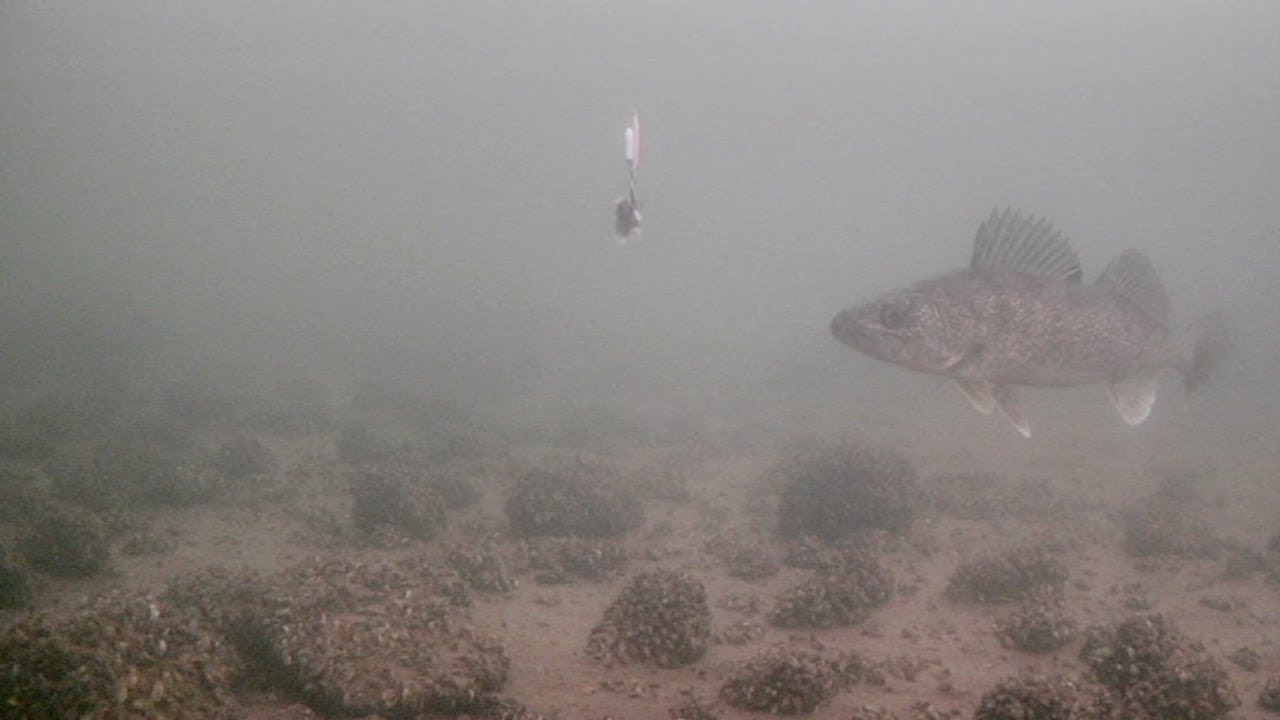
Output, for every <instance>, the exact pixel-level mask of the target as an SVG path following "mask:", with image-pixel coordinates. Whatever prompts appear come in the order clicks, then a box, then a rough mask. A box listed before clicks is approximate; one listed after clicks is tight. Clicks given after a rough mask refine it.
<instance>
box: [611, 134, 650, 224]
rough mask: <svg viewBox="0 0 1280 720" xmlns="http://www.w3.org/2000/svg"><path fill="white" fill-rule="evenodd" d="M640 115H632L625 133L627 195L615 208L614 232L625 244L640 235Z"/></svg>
mask: <svg viewBox="0 0 1280 720" xmlns="http://www.w3.org/2000/svg"><path fill="white" fill-rule="evenodd" d="M641 147H642V146H641V140H640V113H638V112H633V113H632V114H631V124H629V125H627V129H626V132H625V133H623V158H624V159H625V160H626V161H627V194H626V195H625V196H623V197H621V198H618V202H617V204H616V205H615V206H614V222H613V231H614V232H615V233H616V234H617V235H618V242H619V243H625V242H626V241H627V238H629V237H631V236H632V235H639V234H640V223H641V222H642V221H643V217H642V216H641V215H640V202H639V201H638V200H636V174H637V173H638V172H639V170H640V151H641Z"/></svg>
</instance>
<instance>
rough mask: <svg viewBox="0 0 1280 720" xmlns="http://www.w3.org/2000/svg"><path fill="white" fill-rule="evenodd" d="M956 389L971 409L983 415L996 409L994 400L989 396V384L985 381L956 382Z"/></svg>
mask: <svg viewBox="0 0 1280 720" xmlns="http://www.w3.org/2000/svg"><path fill="white" fill-rule="evenodd" d="M955 383H956V387H958V388H960V392H963V393H964V396H965V397H966V398H969V402H970V403H972V404H973V407H974V409H975V410H977V411H978V412H980V413H982V414H983V415H990V414H991V412H992V411H993V410H995V409H996V399H995V398H994V397H993V396H992V395H991V383H990V382H987V381H986V380H956V381H955Z"/></svg>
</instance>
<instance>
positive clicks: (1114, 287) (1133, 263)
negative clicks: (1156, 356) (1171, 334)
mask: <svg viewBox="0 0 1280 720" xmlns="http://www.w3.org/2000/svg"><path fill="white" fill-rule="evenodd" d="M1098 286H1099V287H1102V288H1106V289H1107V290H1109V291H1111V292H1113V293H1115V294H1116V295H1118V296H1120V297H1122V298H1125V299H1126V300H1128V301H1129V302H1131V303H1133V304H1134V305H1136V306H1138V309H1139V310H1141V311H1142V312H1143V313H1144V314H1146V316H1147V317H1149V318H1151V319H1152V320H1155V321H1156V322H1158V323H1160V324H1162V325H1164V326H1165V327H1166V328H1168V327H1169V322H1170V320H1172V314H1173V313H1172V310H1171V308H1170V305H1169V296H1168V295H1167V294H1165V291H1164V285H1163V284H1162V283H1161V282H1160V276H1159V275H1157V274H1156V269H1155V266H1154V265H1152V264H1151V261H1150V260H1148V259H1147V256H1146V255H1143V254H1142V253H1141V252H1139V251H1137V250H1126V251H1124V252H1123V253H1121V254H1120V256H1119V257H1117V258H1116V259H1115V260H1112V261H1111V264H1110V265H1108V266H1107V269H1106V270H1103V271H1102V275H1100V276H1098Z"/></svg>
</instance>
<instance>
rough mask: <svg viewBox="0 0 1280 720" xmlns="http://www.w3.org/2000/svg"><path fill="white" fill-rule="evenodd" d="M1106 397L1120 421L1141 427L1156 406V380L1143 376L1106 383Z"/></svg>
mask: <svg viewBox="0 0 1280 720" xmlns="http://www.w3.org/2000/svg"><path fill="white" fill-rule="evenodd" d="M1107 395H1108V396H1110V398H1111V404H1112V405H1114V406H1115V408H1116V412H1118V413H1120V417H1121V419H1123V420H1124V421H1125V422H1127V423H1129V424H1130V425H1141V424H1142V423H1143V422H1144V421H1146V419H1147V417H1149V416H1150V415H1151V408H1152V407H1153V406H1155V404H1156V379H1155V378H1154V377H1151V376H1143V377H1135V378H1129V379H1128V380H1121V381H1119V382H1113V383H1108V384H1107Z"/></svg>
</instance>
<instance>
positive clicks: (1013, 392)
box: [991, 385, 1031, 438]
mask: <svg viewBox="0 0 1280 720" xmlns="http://www.w3.org/2000/svg"><path fill="white" fill-rule="evenodd" d="M991 397H992V399H994V400H995V403H996V404H997V405H999V406H1000V409H1001V410H1003V411H1004V414H1005V415H1008V416H1009V419H1010V420H1012V421H1013V426H1014V427H1015V428H1017V429H1018V432H1020V433H1022V437H1024V438H1029V437H1031V423H1029V422H1027V416H1026V414H1025V413H1023V412H1022V401H1021V400H1020V399H1019V396H1018V388H1017V387H1015V386H1013V385H992V386H991Z"/></svg>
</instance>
